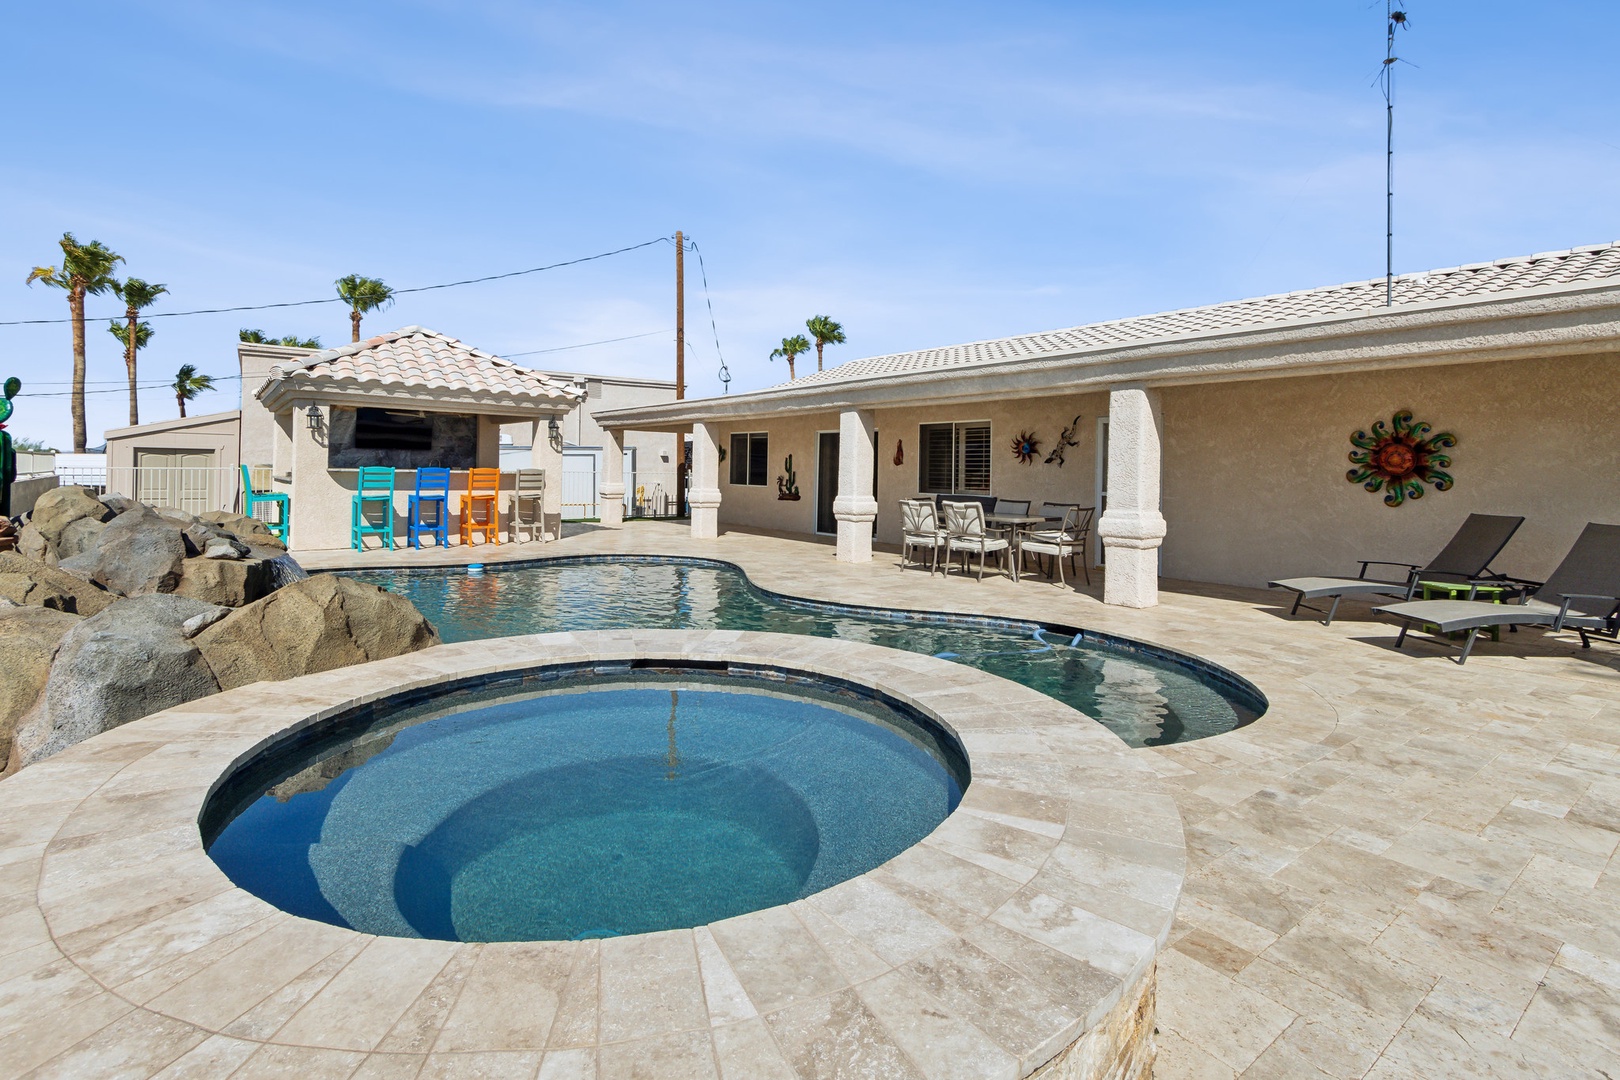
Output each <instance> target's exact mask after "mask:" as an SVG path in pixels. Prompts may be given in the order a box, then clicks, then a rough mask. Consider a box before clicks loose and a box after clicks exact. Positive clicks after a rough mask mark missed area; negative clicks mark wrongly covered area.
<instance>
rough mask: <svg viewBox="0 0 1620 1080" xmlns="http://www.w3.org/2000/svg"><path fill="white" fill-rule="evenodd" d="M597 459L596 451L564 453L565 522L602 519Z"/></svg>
mask: <svg viewBox="0 0 1620 1080" xmlns="http://www.w3.org/2000/svg"><path fill="white" fill-rule="evenodd" d="M597 458H598V455H597V454H596V452H594V451H590V450H586V451H581V452H579V453H574V452H572V451H568V450H564V451H563V467H562V516H563V520H564V521H578V520H580V519H582V518H597V517H601V516H602V514H601V507H600V506H599V505H598V503H597V473H598V468H597Z"/></svg>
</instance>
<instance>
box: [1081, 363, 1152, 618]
mask: <svg viewBox="0 0 1620 1080" xmlns="http://www.w3.org/2000/svg"><path fill="white" fill-rule="evenodd" d="M1162 437H1163V430H1162V425H1161V422H1160V419H1159V393H1158V391H1157V390H1150V389H1149V388H1147V387H1146V386H1143V385H1141V384H1134V385H1129V386H1121V387H1117V388H1115V389H1113V390H1111V391H1110V392H1109V394H1108V486H1107V490H1108V508H1107V509H1106V510H1105V511H1104V512H1103V516H1102V518H1101V519H1100V520H1099V521H1098V522H1097V535H1098V536H1099V537H1101V538H1102V543H1103V552H1104V563H1105V567H1106V569H1105V571H1104V579H1103V603H1105V604H1117V605H1119V606H1120V607H1138V608H1140V607H1153V606H1154V605H1155V604H1157V603H1158V602H1159V545H1160V544H1162V543H1163V542H1164V534H1165V523H1164V515H1163V514H1161V513H1159V443H1160V441H1161V439H1162Z"/></svg>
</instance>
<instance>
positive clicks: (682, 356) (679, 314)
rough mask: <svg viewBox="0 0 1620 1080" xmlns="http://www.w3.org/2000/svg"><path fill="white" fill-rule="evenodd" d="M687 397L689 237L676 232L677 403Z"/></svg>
mask: <svg viewBox="0 0 1620 1080" xmlns="http://www.w3.org/2000/svg"><path fill="white" fill-rule="evenodd" d="M685 398H686V237H685V236H683V235H682V234H681V230H679V229H676V230H675V400H676V401H683V400H685ZM675 513H676V515H677V516H681V517H684V516H685V514H686V432H685V431H678V432H676V434H675Z"/></svg>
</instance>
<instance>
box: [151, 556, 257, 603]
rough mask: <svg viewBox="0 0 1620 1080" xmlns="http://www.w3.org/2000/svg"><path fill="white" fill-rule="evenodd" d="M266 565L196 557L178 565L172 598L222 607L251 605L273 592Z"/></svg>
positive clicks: (251, 561)
mask: <svg viewBox="0 0 1620 1080" xmlns="http://www.w3.org/2000/svg"><path fill="white" fill-rule="evenodd" d="M274 582H275V576H274V573H273V571H272V570H271V569H270V564H269V563H266V562H262V561H260V560H257V559H210V558H207V557H205V556H200V557H198V558H195V559H186V560H184V561H183V562H182V563H181V564H180V584H178V585H176V586H175V589H174V592H175V595H176V596H189V597H191V598H192V599H193V600H202V601H204V602H206V603H209V604H219V605H221V606H223V607H233V608H235V607H242V606H243V605H244V604H251V603H252V602H253V601H255V600H257V599H259V598H260V597H262V596H268V595H269V594H270V593H271V592H272V591H273V590H274V587H275V586H274Z"/></svg>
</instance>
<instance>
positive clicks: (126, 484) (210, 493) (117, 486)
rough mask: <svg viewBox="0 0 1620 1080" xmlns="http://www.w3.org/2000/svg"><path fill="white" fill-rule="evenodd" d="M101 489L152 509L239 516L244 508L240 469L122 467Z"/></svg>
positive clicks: (108, 472) (111, 470)
mask: <svg viewBox="0 0 1620 1080" xmlns="http://www.w3.org/2000/svg"><path fill="white" fill-rule="evenodd" d="M64 482H66V481H64ZM100 486H103V487H105V489H106V491H107V493H108V494H109V495H122V496H124V497H125V498H128V499H139V500H140V501H141V502H143V503H148V504H150V505H152V506H174V507H178V508H179V509H181V510H184V511H186V512H187V513H190V514H205V513H207V512H208V511H210V510H227V511H231V512H237V511H239V509H240V507H241V505H242V501H241V493H242V490H241V489H242V473H241V470H239V469H225V468H208V467H203V466H150V465H140V466H133V467H131V466H120V467H118V468H109V469H107V470H106V480H105V482H104V483H103V484H102V485H100Z"/></svg>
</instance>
